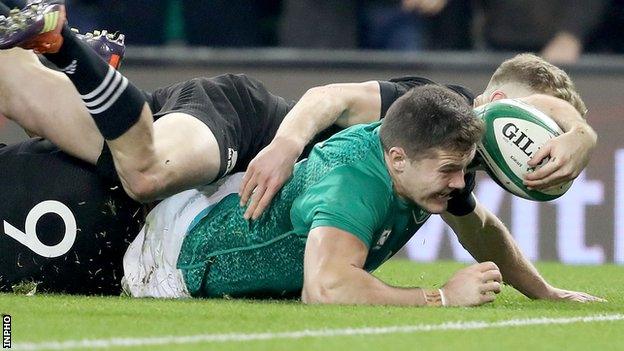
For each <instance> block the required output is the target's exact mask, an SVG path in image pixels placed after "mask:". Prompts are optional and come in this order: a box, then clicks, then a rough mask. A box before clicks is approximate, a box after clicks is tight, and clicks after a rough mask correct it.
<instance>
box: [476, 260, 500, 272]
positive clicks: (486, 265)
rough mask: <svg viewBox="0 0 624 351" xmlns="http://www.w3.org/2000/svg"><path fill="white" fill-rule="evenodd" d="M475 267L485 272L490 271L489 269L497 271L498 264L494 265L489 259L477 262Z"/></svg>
mask: <svg viewBox="0 0 624 351" xmlns="http://www.w3.org/2000/svg"><path fill="white" fill-rule="evenodd" d="M477 267H479V270H480V271H481V272H487V271H491V270H496V271H498V270H499V269H498V266H497V265H496V263H494V262H491V261H487V262H482V263H479V264H477Z"/></svg>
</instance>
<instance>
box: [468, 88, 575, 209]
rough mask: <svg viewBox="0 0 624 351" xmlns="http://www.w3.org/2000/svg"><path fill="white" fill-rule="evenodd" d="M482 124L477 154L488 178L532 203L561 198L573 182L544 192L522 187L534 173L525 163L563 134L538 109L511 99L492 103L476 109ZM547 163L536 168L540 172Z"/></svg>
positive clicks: (555, 124)
mask: <svg viewBox="0 0 624 351" xmlns="http://www.w3.org/2000/svg"><path fill="white" fill-rule="evenodd" d="M475 112H476V114H477V116H478V117H479V118H481V119H482V120H483V121H484V122H485V134H484V136H483V139H482V140H481V142H480V143H479V144H477V152H478V153H479V155H480V156H481V159H482V162H483V163H484V166H485V169H486V171H487V172H488V174H489V175H490V176H491V177H492V179H494V181H495V182H497V183H498V184H499V185H500V186H501V187H503V188H504V189H505V190H507V191H509V192H510V193H512V194H514V195H517V196H520V197H523V198H525V199H528V200H534V201H550V200H554V199H556V198H558V197H560V196H561V195H563V194H564V193H565V192H566V191H567V190H568V189H569V188H570V186H571V185H572V181H570V182H568V183H565V184H562V185H560V186H557V187H556V188H550V189H546V190H535V189H533V190H529V189H527V187H526V186H525V185H524V184H523V183H522V180H523V178H524V175H525V174H527V173H528V172H533V171H534V169H533V168H531V167H529V165H528V161H529V160H530V159H531V157H532V156H533V155H534V154H535V153H536V152H537V151H538V150H539V148H540V147H542V145H544V144H545V143H546V142H547V141H548V140H550V139H552V138H554V137H556V136H558V135H560V134H562V133H563V131H562V130H561V128H559V126H558V125H557V123H555V121H553V120H552V119H551V118H550V117H548V116H547V115H546V114H545V113H543V112H542V111H540V110H538V109H537V108H535V107H533V106H531V105H529V104H526V103H524V102H521V101H518V100H514V99H503V100H497V101H494V102H491V103H489V104H486V105H483V106H480V107H478V108H476V109H475ZM546 162H548V159H544V161H543V162H542V163H541V164H540V165H538V166H537V167H536V168H539V167H540V166H541V165H543V164H544V163H546Z"/></svg>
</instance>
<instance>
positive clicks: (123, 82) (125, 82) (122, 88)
mask: <svg viewBox="0 0 624 351" xmlns="http://www.w3.org/2000/svg"><path fill="white" fill-rule="evenodd" d="M127 86H128V79H127V78H126V77H123V78H122V80H121V86H120V87H119V89H117V91H116V92H115V95H113V97H112V98H111V99H110V100H108V102H107V103H106V104H105V105H104V106H102V107H100V108H98V109H95V110H89V112H90V113H91V114H93V115H97V114H98V113H102V112H104V111H106V110H108V108H109V107H111V106H112V105H113V104H114V103H115V102H116V101H117V99H119V96H121V94H122V93H123V92H124V91H126V87H127Z"/></svg>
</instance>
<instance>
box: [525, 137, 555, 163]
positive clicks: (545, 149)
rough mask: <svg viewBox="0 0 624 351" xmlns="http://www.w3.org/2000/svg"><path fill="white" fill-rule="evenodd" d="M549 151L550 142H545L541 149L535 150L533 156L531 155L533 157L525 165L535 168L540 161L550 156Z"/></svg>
mask: <svg viewBox="0 0 624 351" xmlns="http://www.w3.org/2000/svg"><path fill="white" fill-rule="evenodd" d="M551 150H552V144H551V143H550V142H546V143H545V144H544V145H543V146H542V147H541V148H539V149H538V150H537V152H536V153H535V155H533V157H531V159H530V160H529V162H527V163H528V164H529V166H531V167H537V165H539V164H540V163H542V161H543V160H544V159H545V158H546V157H548V156H549V155H550V152H551Z"/></svg>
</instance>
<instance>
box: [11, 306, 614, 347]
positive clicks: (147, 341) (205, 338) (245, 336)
mask: <svg viewBox="0 0 624 351" xmlns="http://www.w3.org/2000/svg"><path fill="white" fill-rule="evenodd" d="M623 320H624V315H622V314H611V315H589V316H577V317H563V318H548V317H542V318H539V317H538V318H527V319H508V320H499V321H493V322H486V321H460V322H445V323H441V324H417V325H399V326H388V327H364V328H343V329H317V330H309V329H307V330H297V331H283V332H279V331H278V332H264V333H227V334H198V335H187V336H174V335H169V336H167V335H166V336H157V337H143V338H110V339H83V340H66V341H47V342H38V343H29V342H24V343H14V344H13V345H12V346H13V348H14V349H15V350H32V351H38V350H70V349H85V348H86V349H96V348H113V347H136V346H162V345H183V344H197V343H225V342H249V341H260V340H276V339H303V338H313V337H338V336H366V335H387V334H409V333H418V332H421V333H426V332H432V331H453V330H478V329H494V328H509V327H524V326H535V325H565V324H572V323H595V322H618V321H623Z"/></svg>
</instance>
